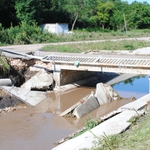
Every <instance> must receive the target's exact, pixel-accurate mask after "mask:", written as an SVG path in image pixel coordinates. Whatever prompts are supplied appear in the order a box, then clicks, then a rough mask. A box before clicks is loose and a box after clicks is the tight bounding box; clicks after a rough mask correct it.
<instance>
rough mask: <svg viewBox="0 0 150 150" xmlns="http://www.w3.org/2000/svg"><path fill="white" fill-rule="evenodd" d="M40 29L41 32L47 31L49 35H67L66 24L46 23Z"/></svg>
mask: <svg viewBox="0 0 150 150" xmlns="http://www.w3.org/2000/svg"><path fill="white" fill-rule="evenodd" d="M41 28H42V30H43V31H48V32H49V33H55V34H68V24H67V23H55V24H51V23H46V24H42V25H41Z"/></svg>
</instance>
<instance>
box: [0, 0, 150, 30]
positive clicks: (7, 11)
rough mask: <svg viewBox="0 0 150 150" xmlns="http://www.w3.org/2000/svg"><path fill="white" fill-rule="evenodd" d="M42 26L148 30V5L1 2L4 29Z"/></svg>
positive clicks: (85, 0)
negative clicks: (50, 24) (24, 23)
mask: <svg viewBox="0 0 150 150" xmlns="http://www.w3.org/2000/svg"><path fill="white" fill-rule="evenodd" d="M21 22H26V23H28V24H29V25H30V24H33V22H35V23H37V25H41V24H44V23H56V22H59V23H69V27H70V29H71V30H73V29H74V28H102V29H110V30H131V29H145V28H150V4H148V3H147V2H144V3H141V2H136V1H135V2H133V3H131V4H128V2H125V1H121V0H7V1H6V0H1V3H0V23H1V26H2V27H4V28H10V27H12V26H13V27H14V26H18V25H19V24H20V23H21Z"/></svg>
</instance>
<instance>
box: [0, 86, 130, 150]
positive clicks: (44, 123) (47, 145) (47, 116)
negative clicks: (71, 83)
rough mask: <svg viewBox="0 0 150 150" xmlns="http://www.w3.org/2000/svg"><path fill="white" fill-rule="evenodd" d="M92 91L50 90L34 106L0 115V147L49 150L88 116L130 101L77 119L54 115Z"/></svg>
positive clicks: (111, 105) (112, 105)
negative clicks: (43, 98) (57, 92)
mask: <svg viewBox="0 0 150 150" xmlns="http://www.w3.org/2000/svg"><path fill="white" fill-rule="evenodd" d="M94 90H95V89H94V88H92V87H80V88H77V89H74V90H71V91H69V92H66V93H63V94H56V95H55V94H54V93H53V92H50V93H49V97H48V98H47V99H46V100H45V101H43V102H42V103H40V104H39V105H37V106H36V107H27V108H25V109H17V110H16V111H13V112H9V113H7V114H1V115H0V149H3V150H19V149H21V150H50V149H52V148H53V147H55V146H56V145H55V142H57V141H59V140H60V139H62V138H64V137H67V136H68V135H69V134H71V133H73V132H76V131H77V130H79V129H81V128H82V127H83V126H84V123H85V121H86V120H87V119H88V118H90V117H92V118H98V117H100V116H103V115H105V114H107V113H109V112H111V111H112V110H114V109H117V108H118V107H120V106H122V105H124V104H126V103H128V102H131V100H121V101H114V102H112V103H109V104H106V105H103V106H101V107H99V108H98V109H96V110H94V111H93V112H92V113H90V114H88V115H86V116H84V117H83V118H81V119H76V118H65V117H59V116H58V115H57V113H60V112H62V111H64V110H65V109H67V108H68V107H70V106H71V105H72V104H74V103H76V102H78V101H79V100H80V99H81V98H83V97H84V96H86V95H87V94H89V93H90V92H91V91H94Z"/></svg>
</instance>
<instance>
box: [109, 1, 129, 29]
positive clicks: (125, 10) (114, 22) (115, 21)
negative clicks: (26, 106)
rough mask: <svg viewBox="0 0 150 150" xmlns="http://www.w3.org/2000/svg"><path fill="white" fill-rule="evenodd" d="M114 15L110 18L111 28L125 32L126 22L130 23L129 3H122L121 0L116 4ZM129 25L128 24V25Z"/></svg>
mask: <svg viewBox="0 0 150 150" xmlns="http://www.w3.org/2000/svg"><path fill="white" fill-rule="evenodd" d="M114 5H115V7H114V9H113V13H112V14H113V15H112V16H111V18H110V26H111V27H112V29H114V30H123V29H124V27H125V22H124V19H125V20H126V22H127V23H128V21H129V19H128V18H129V14H130V11H131V10H130V8H129V4H128V3H127V2H121V1H120V0H118V1H115V2H114ZM127 25H128V24H127Z"/></svg>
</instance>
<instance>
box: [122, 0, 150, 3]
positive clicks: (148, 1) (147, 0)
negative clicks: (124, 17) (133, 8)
mask: <svg viewBox="0 0 150 150" xmlns="http://www.w3.org/2000/svg"><path fill="white" fill-rule="evenodd" d="M122 1H128V3H129V4H131V3H132V2H134V1H135V0H122ZM136 1H137V2H147V3H149V4H150V0H136Z"/></svg>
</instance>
